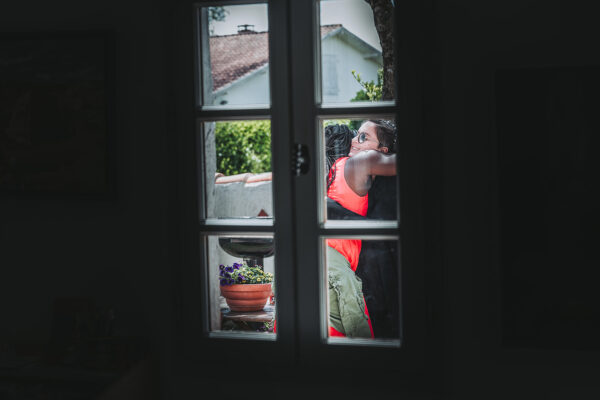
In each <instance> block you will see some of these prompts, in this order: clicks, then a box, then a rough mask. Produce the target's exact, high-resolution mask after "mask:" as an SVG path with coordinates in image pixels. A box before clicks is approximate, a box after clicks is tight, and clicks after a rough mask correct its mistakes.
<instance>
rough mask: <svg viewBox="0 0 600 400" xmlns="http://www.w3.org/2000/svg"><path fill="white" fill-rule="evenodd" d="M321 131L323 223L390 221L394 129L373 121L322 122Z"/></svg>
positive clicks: (393, 214)
mask: <svg viewBox="0 0 600 400" xmlns="http://www.w3.org/2000/svg"><path fill="white" fill-rule="evenodd" d="M322 129H323V130H322V135H321V138H322V140H323V147H322V148H323V153H322V154H323V155H322V157H321V167H322V168H321V171H323V179H322V191H321V193H323V200H324V202H323V209H324V210H325V212H324V215H325V217H326V220H356V221H358V220H361V221H364V220H396V219H397V213H398V204H397V201H396V199H397V184H396V150H397V149H396V147H397V146H396V143H397V130H396V128H395V124H394V123H393V122H391V121H389V120H377V119H373V120H356V119H342V120H325V121H323V124H322ZM368 151H370V152H371V153H373V151H377V152H378V153H377V154H376V155H373V154H369V153H368ZM375 173H377V174H378V175H375Z"/></svg>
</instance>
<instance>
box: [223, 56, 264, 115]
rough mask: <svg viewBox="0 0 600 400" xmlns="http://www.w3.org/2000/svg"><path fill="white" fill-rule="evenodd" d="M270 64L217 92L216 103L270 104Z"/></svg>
mask: <svg viewBox="0 0 600 400" xmlns="http://www.w3.org/2000/svg"><path fill="white" fill-rule="evenodd" d="M269 90H270V89H269V66H268V65H267V66H266V67H265V68H263V69H261V70H258V71H256V72H254V73H252V74H249V75H248V76H246V77H243V78H241V79H240V80H238V81H237V82H236V83H234V84H233V85H231V86H230V87H229V88H227V89H225V90H223V91H222V92H217V93H216V95H217V96H216V98H215V100H214V102H213V104H215V105H221V104H222V102H223V101H226V103H224V104H234V105H235V104H270V103H271V100H270V98H269V93H270V92H269Z"/></svg>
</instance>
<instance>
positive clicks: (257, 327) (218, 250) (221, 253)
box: [207, 236, 275, 334]
mask: <svg viewBox="0 0 600 400" xmlns="http://www.w3.org/2000/svg"><path fill="white" fill-rule="evenodd" d="M207 242H208V276H209V277H208V284H209V291H208V293H209V296H210V298H209V304H210V324H209V326H210V330H211V331H212V332H215V331H244V332H264V333H265V334H273V333H274V332H273V326H274V321H275V296H274V293H273V290H274V284H273V282H272V279H273V274H274V266H273V258H274V257H273V253H274V248H275V247H274V244H273V243H274V240H273V237H272V236H261V237H256V236H245V237H244V236H209V237H208V240H207Z"/></svg>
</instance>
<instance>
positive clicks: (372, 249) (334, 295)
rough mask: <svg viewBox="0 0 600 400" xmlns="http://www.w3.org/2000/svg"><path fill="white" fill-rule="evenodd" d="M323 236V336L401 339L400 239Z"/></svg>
mask: <svg viewBox="0 0 600 400" xmlns="http://www.w3.org/2000/svg"><path fill="white" fill-rule="evenodd" d="M323 240H324V241H325V242H324V243H323V244H324V249H325V251H324V257H323V263H324V271H325V276H326V277H327V279H324V282H325V285H326V286H325V287H324V288H323V292H324V293H325V299H326V303H325V304H326V307H327V312H325V313H323V314H322V315H323V316H324V317H325V318H326V325H325V326H327V329H328V331H327V336H328V337H349V338H350V337H351V338H362V339H371V338H375V339H399V338H400V298H399V290H398V288H399V281H398V275H399V274H398V241H397V240H396V239H394V240H390V239H389V238H386V239H385V240H384V239H373V238H371V239H368V240H360V239H340V238H329V239H323Z"/></svg>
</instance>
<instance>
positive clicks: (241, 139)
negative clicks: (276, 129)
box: [204, 120, 273, 219]
mask: <svg viewBox="0 0 600 400" xmlns="http://www.w3.org/2000/svg"><path fill="white" fill-rule="evenodd" d="M204 160H205V173H206V191H205V193H206V216H207V218H258V219H272V218H273V193H272V185H271V123H270V121H269V120H254V121H230V122H206V123H204Z"/></svg>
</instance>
